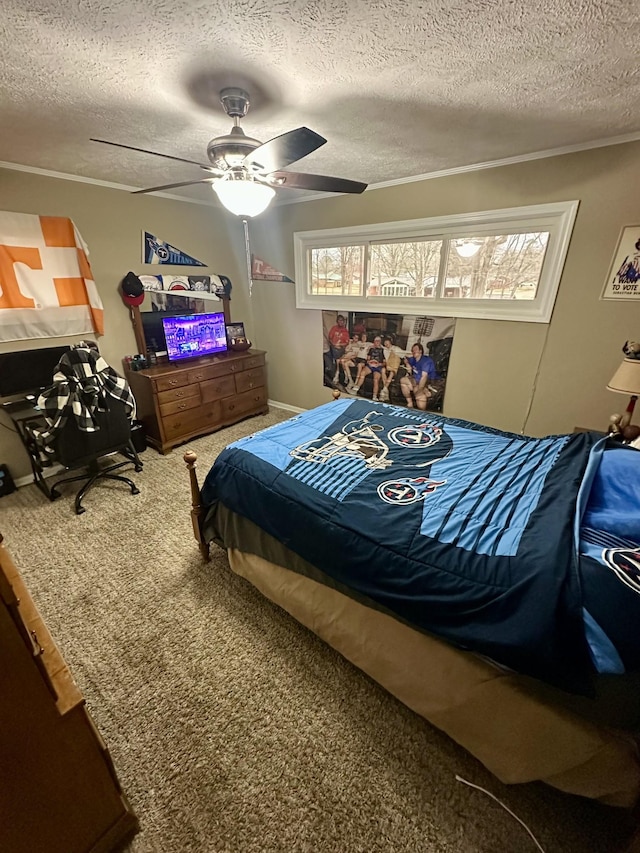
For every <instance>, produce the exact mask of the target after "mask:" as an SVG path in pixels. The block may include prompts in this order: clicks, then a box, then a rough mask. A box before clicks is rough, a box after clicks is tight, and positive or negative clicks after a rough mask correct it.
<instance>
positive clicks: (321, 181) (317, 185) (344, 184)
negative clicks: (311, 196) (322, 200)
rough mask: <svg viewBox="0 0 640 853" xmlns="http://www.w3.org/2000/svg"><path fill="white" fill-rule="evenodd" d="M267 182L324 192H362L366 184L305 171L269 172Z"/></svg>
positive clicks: (291, 188) (278, 185)
mask: <svg viewBox="0 0 640 853" xmlns="http://www.w3.org/2000/svg"><path fill="white" fill-rule="evenodd" d="M267 177H268V178H269V182H270V183H271V182H273V184H274V186H276V187H288V188H289V189H290V190H317V191H318V192H324V193H362V192H364V191H365V190H366V188H367V184H363V183H362V182H361V181H349V180H347V179H346V178H330V177H329V176H328V175H309V174H307V173H306V172H271V173H270V174H269V175H267Z"/></svg>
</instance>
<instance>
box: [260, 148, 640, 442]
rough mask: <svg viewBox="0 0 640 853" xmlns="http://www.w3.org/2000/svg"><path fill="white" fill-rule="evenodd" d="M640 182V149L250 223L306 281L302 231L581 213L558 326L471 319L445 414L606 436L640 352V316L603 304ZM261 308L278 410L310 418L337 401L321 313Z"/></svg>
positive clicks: (636, 310)
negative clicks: (618, 373) (329, 385)
mask: <svg viewBox="0 0 640 853" xmlns="http://www.w3.org/2000/svg"><path fill="white" fill-rule="evenodd" d="M639 173H640V143H638V142H634V143H627V144H623V145H615V146H609V147H606V148H598V149H593V150H590V151H583V152H579V153H574V154H567V155H563V156H559V157H554V158H547V159H542V160H534V161H530V162H527V163H519V164H514V165H509V166H502V167H498V168H493V169H486V170H482V171H476V172H470V173H466V174H460V175H454V176H448V177H441V178H437V179H431V180H426V181H422V182H414V183H406V184H401V185H398V186H392V187H386V188H381V189H377V190H369V191H367V192H365V193H364V194H363V195H361V196H340V197H334V198H326V199H321V200H317V201H313V202H307V203H304V204H296V205H285V206H281V207H280V208H276V209H275V210H273V211H272V212H270V213H269V214H268V215H267V216H263V217H260V218H259V219H256V220H255V221H254V222H252V223H251V239H252V249H253V251H254V252H255V253H256V254H257V255H258V256H260V257H261V258H263V259H264V260H265V261H267V262H268V263H270V264H271V265H272V266H274V267H276V268H277V269H279V270H280V271H281V272H283V273H285V274H286V275H288V276H289V277H290V278H292V279H293V278H294V277H295V275H294V273H295V271H294V261H293V239H292V237H293V233H294V232H295V231H306V230H314V229H321V228H331V227H340V226H349V225H359V224H365V223H372V222H386V221H395V220H401V219H414V218H419V217H429V216H441V215H445V214H455V213H464V212H468V211H476V210H485V209H492V208H503V207H516V206H520V205H527V204H541V203H545V202H553V201H567V200H572V199H578V200H579V201H580V206H579V210H578V216H577V219H576V223H575V227H574V231H573V237H572V240H571V245H570V248H569V252H568V255H567V260H566V264H565V269H564V273H563V276H562V279H561V284H560V288H559V292H558V296H557V300H556V304H555V309H554V313H553V317H552V321H551V323H550V324H549V325H546V324H538V323H516V322H512V321H511V322H510V321H494V320H462V319H459V320H458V321H457V326H456V332H455V338H454V344H453V351H452V355H451V362H450V371H449V378H448V384H447V391H446V398H445V414H447V415H450V416H454V417H461V418H466V419H469V420H473V421H479V422H481V423H485V424H489V425H492V426H495V427H498V428H501V429H506V430H513V431H516V432H519V431H521V430H523V428H524V430H525V432H527V433H529V434H532V435H544V434H547V433H553V432H570V431H571V430H572V429H573V427H574V426H576V425H580V426H585V427H590V428H593V429H605V428H606V425H607V424H608V419H609V415H610V414H611V413H612V412H616V411H621V410H623V409H624V408H625V406H626V403H627V400H626V398H623V397H622V396H621V395H618V394H613V393H611V392H609V391H607V390H606V389H605V385H606V383H607V381H608V380H609V379H610V378H611V376H612V374H613V372H614V370H615V368H616V367H617V365H618V363H619V361H620V360H621V358H622V353H621V346H622V344H623V343H624V341H625V340H627V339H634V340H637V339H640V305H639V304H636V303H632V302H619V303H613V302H611V301H606V302H605V301H601V300H600V299H599V297H600V294H601V292H602V288H603V285H604V281H605V278H606V276H607V274H608V271H609V267H610V264H611V260H612V256H613V253H614V250H615V248H616V245H617V241H618V237H619V234H620V230H621V228H622V227H623V226H624V225H634V224H638V223H640V194H639V193H638V192H637V183H638V175H639ZM360 177H366V176H362V175H361V176H360ZM252 302H253V311H254V316H255V317H256V318H257V317H259V318H260V324H259V326H258V327H257V331H256V334H255V339H254V343H255V344H256V345H257V346H259V347H260V348H262V349H266V350H267V351H268V353H269V383H270V389H269V396H270V397H271V398H272V399H274V400H279V401H282V402H285V403H289V404H291V405H293V406H298V407H301V408H309V407H311V406H314V405H317V404H319V403H322V402H326V401H327V400H328V399H330V391H329V390H328V389H326V388H323V386H322V376H321V373H322V371H321V352H322V322H321V316H320V312H319V311H314V310H297V309H296V307H295V296H294V286H293V285H292V284H273V283H267V282H256V283H255V284H254V287H253V298H252ZM337 307H339V306H337ZM636 420H637V417H636Z"/></svg>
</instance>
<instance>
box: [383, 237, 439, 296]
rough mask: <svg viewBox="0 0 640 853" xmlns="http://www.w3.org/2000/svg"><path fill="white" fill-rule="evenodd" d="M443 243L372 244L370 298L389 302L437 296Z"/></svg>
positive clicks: (435, 241)
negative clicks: (392, 298)
mask: <svg viewBox="0 0 640 853" xmlns="http://www.w3.org/2000/svg"><path fill="white" fill-rule="evenodd" d="M441 250H442V240H418V241H416V242H412V243H400V242H397V243H396V242H394V243H372V244H371V245H370V247H369V278H368V282H367V296H372V297H375V296H379V297H382V298H385V299H387V298H389V297H393V296H404V297H406V296H416V297H418V298H419V299H422V298H424V297H427V298H433V297H434V296H435V294H436V284H437V281H438V270H439V269H440V253H441Z"/></svg>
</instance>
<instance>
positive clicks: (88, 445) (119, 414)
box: [53, 396, 131, 467]
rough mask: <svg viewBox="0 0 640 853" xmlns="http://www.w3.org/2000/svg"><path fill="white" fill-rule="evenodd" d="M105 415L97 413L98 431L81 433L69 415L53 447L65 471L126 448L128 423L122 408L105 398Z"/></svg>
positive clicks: (129, 424)
mask: <svg viewBox="0 0 640 853" xmlns="http://www.w3.org/2000/svg"><path fill="white" fill-rule="evenodd" d="M107 408H108V411H106V412H97V413H96V421H97V424H98V426H99V427H100V429H98V430H96V431H95V432H84V431H83V430H81V429H79V428H78V425H77V423H76V419H75V418H74V417H73V415H71V416H70V417H69V418H67V422H66V423H65V425H64V427H63V428H62V429H61V430H60V432H59V434H58V435H57V436H56V439H55V441H54V443H53V447H54V452H55V457H56V459H57V460H58V461H59V462H61V463H62V464H63V465H65V466H66V467H72V466H78V467H79V466H82V465H84V464H86V463H88V462H90V461H92V460H94V459H98V458H99V457H100V456H106V455H107V454H108V453H114V452H116V451H118V450H122V448H124V447H126V446H127V445H128V443H129V440H130V438H131V421H130V420H129V418H128V417H127V414H126V411H125V405H124V403H123V402H122V401H121V400H117V399H116V398H115V397H111V396H107Z"/></svg>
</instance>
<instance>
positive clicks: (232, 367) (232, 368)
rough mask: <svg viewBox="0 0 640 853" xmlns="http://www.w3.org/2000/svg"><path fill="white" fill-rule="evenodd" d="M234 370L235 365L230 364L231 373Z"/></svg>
mask: <svg viewBox="0 0 640 853" xmlns="http://www.w3.org/2000/svg"><path fill="white" fill-rule="evenodd" d="M235 369H236V365H235V364H232V365H231V371H232V372H233V371H234V370H235Z"/></svg>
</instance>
